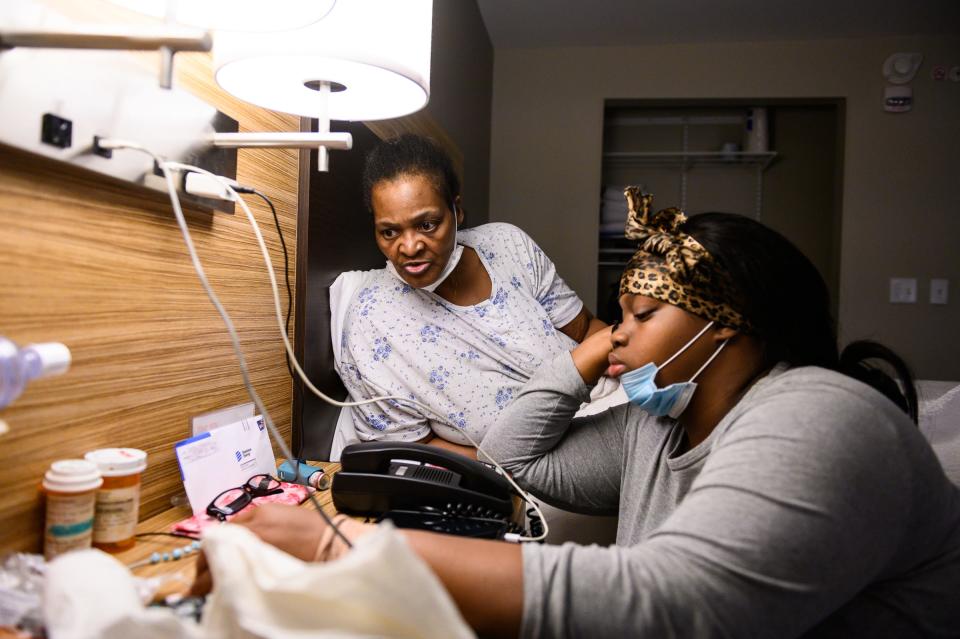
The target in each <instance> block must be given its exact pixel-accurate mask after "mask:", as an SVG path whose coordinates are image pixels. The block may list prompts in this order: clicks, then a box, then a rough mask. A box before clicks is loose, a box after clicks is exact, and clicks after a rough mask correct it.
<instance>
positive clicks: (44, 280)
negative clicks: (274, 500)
mask: <svg viewBox="0 0 960 639" xmlns="http://www.w3.org/2000/svg"><path fill="white" fill-rule="evenodd" d="M118 55H124V54H118ZM138 59H141V60H143V61H144V64H145V65H150V64H155V56H152V57H151V56H146V55H141V56H138ZM177 82H178V86H181V87H184V88H187V89H188V90H191V91H192V92H194V93H196V94H197V95H198V96H200V97H201V98H203V99H205V100H207V101H208V102H210V103H212V104H214V105H215V106H217V107H218V108H219V109H221V110H222V111H224V112H225V113H227V114H228V115H229V116H231V117H233V118H235V119H236V120H238V121H239V123H240V128H241V130H290V131H293V130H297V128H298V120H297V118H295V117H293V116H284V115H280V114H276V113H272V112H268V111H265V110H262V109H258V108H256V107H253V106H251V105H247V104H244V103H242V102H239V101H237V100H235V99H233V98H231V97H229V96H227V95H226V94H224V93H223V92H222V91H220V90H219V88H218V87H216V85H215V84H214V82H213V80H212V76H211V73H210V59H209V56H208V55H206V54H188V55H184V54H181V55H178V56H177ZM121 152H122V151H121ZM238 179H239V180H240V181H241V182H242V183H244V184H249V185H253V186H256V187H257V188H259V189H260V190H262V191H263V192H265V193H266V194H267V195H268V196H270V197H271V198H272V199H273V200H274V202H275V204H276V206H277V209H278V213H279V215H280V220H281V225H282V227H283V230H284V234H285V239H286V243H287V249H288V251H289V252H290V259H291V279H293V277H294V272H293V268H292V265H293V264H294V262H293V260H295V250H296V244H297V242H296V207H297V182H298V156H297V152H296V151H292V150H280V151H273V150H269V151H267V150H258V151H241V152H240V157H239V160H238ZM248 201H249V202H250V204H251V207H252V208H253V210H254V213H255V215H256V217H257V220H258V222H259V223H260V225H261V227H262V229H263V233H264V236H265V238H266V241H267V244H268V247H269V249H270V252H271V256H272V258H273V263H274V265H275V267H276V268H277V269H278V279H279V280H280V282H281V287H282V281H283V280H282V264H283V255H282V252H281V250H280V244H279V241H278V240H277V236H276V231H275V229H274V227H273V221H272V218H271V216H270V212H269V209H267V208H266V207H265V206H264V205H262V203H261V202H260V200H259V199H257V198H252V199H250V200H248ZM237 210H238V212H239V211H240V209H239V208H238V209H237ZM186 213H187V218H188V222H189V225H190V230H191V232H192V233H193V238H194V241H195V243H196V245H197V249H198V252H199V254H200V257H201V259H202V260H203V262H204V265H205V267H206V269H207V275H208V277H209V279H210V281H211V283H212V284H213V286H214V288H215V289H216V291H217V292H218V293H219V294H220V296H221V299H222V301H223V303H224V305H225V306H226V307H227V309H228V310H229V311H230V313H231V315H232V317H233V320H234V322H235V324H236V326H237V329H238V331H239V333H240V336H241V341H242V345H243V350H244V352H245V353H246V356H247V360H248V364H249V366H250V373H251V376H252V378H253V382H254V384H255V386H256V388H257V390H258V392H259V393H260V395H261V396H262V398H263V400H264V402H265V403H266V405H267V407H268V410H269V411H270V413H271V415H272V416H273V419H274V421H275V422H276V423H277V425H278V426H279V427H280V428H281V431H282V432H283V433H284V434H285V436H287V437H289V432H290V404H291V383H290V380H289V377H288V375H287V371H286V367H285V365H284V356H283V348H282V344H281V342H280V339H279V335H278V332H277V330H278V329H277V326H276V322H275V319H274V316H273V306H272V301H271V296H270V288H269V282H268V280H267V275H266V272H265V270H264V267H263V264H262V261H261V257H260V255H259V251H258V250H257V248H256V244H255V241H254V238H253V235H252V233H251V230H250V228H249V225H248V224H247V221H246V218H245V216H243V215H242V214H240V215H236V216H229V215H225V214H222V213H217V214H211V213H207V212H202V211H196V210H193V211H191V210H187V211H186ZM282 297H284V298H285V295H283V294H282ZM283 304H284V305H286V300H285V299H284V300H283ZM284 310H285V309H284ZM0 334H3V335H5V336H7V337H9V338H11V339H13V340H14V341H16V342H18V343H21V344H25V343H29V342H38V341H62V342H64V343H65V344H67V345H68V346H69V347H70V349H71V351H72V353H73V357H74V362H73V366H72V367H71V369H70V371H69V373H68V374H66V375H64V376H62V377H59V378H54V379H49V380H41V381H39V382H36V383H34V384H33V385H32V386H30V387H29V388H28V389H27V391H26V393H25V394H24V395H23V396H22V397H21V398H20V399H19V400H18V401H17V402H16V403H14V404H13V406H11V407H10V408H8V409H6V410H5V411H4V415H3V416H4V419H5V420H6V421H7V423H8V424H9V425H10V429H11V430H10V433H9V434H8V435H6V436H4V437H2V438H0V468H3V473H2V475H0V522H2V524H3V525H2V527H0V553H2V552H4V551H11V550H34V551H35V550H38V549H39V548H40V544H41V526H42V503H41V499H40V497H39V494H38V486H39V483H40V480H41V477H42V474H43V472H44V471H45V469H46V468H47V467H48V466H49V464H50V462H51V461H53V460H56V459H61V458H66V457H78V456H81V455H82V454H83V453H84V452H86V451H89V450H92V449H95V448H100V447H104V446H133V447H136V448H142V449H144V450H146V451H147V453H148V461H149V467H148V469H147V471H146V474H145V477H144V487H143V498H142V506H141V511H140V515H141V519H145V518H148V517H151V516H154V515H156V514H157V513H159V512H161V511H163V510H165V509H167V508H169V506H170V499H171V497H172V496H173V495H175V494H177V493H179V492H180V491H181V484H180V478H179V472H178V470H177V467H176V461H175V459H174V455H173V449H172V445H173V443H174V442H175V441H177V440H180V439H183V438H184V437H186V436H188V435H189V420H190V418H191V417H192V416H194V415H197V414H200V413H204V412H207V411H210V410H215V409H218V408H222V407H226V406H230V405H233V404H237V403H242V402H246V401H248V400H247V396H246V393H245V391H244V388H243V385H242V382H241V379H240V375H239V372H238V369H237V365H236V361H235V358H234V355H233V351H232V349H231V347H230V343H229V338H228V336H227V334H226V331H225V330H224V327H223V324H222V322H221V320H220V317H219V316H218V315H217V313H216V312H215V310H214V309H213V307H212V306H211V305H210V303H209V301H208V300H207V298H206V296H205V295H204V293H203V290H202V289H201V287H200V284H199V282H198V281H197V278H196V275H195V274H194V272H193V269H192V267H191V264H190V261H189V259H188V258H187V254H186V250H185V248H184V246H183V241H182V239H181V236H180V233H179V230H178V228H177V226H176V223H175V221H174V219H173V216H172V213H171V211H170V206H169V202H168V201H167V200H166V199H165V198H164V197H163V196H162V195H153V194H145V193H144V192H142V191H141V190H138V189H136V188H134V187H128V186H125V185H117V184H114V183H111V182H108V181H107V180H105V179H102V178H98V177H90V176H89V175H87V174H84V173H82V172H80V171H78V170H75V169H71V168H70V167H63V166H61V165H58V164H57V163H54V162H52V161H49V160H44V159H38V158H36V157H33V156H29V155H27V154H23V153H20V152H12V151H10V150H4V151H3V152H2V153H0Z"/></svg>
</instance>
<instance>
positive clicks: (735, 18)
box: [443, 0, 960, 48]
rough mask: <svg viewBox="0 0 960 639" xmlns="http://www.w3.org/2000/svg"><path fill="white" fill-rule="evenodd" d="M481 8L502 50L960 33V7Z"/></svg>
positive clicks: (677, 3)
mask: <svg viewBox="0 0 960 639" xmlns="http://www.w3.org/2000/svg"><path fill="white" fill-rule="evenodd" d="M443 1H459V0H443ZM477 3H478V5H479V7H480V12H481V14H482V15H483V20H484V22H485V23H486V26H487V32H488V33H489V34H490V40H491V41H492V43H493V46H494V47H495V48H537V47H565V46H615V45H638V44H654V43H656V44H663V43H680V42H744V41H763V40H816V39H826V38H857V37H869V36H884V35H920V34H958V33H960V0H893V1H891V0H792V1H786V0H478V2H477Z"/></svg>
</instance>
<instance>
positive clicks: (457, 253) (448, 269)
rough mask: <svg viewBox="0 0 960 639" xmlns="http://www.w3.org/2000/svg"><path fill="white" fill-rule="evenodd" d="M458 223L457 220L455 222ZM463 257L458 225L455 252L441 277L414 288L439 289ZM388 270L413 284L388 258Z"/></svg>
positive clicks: (454, 228)
mask: <svg viewBox="0 0 960 639" xmlns="http://www.w3.org/2000/svg"><path fill="white" fill-rule="evenodd" d="M454 215H456V209H454ZM454 224H456V222H454ZM461 257H463V245H462V244H457V227H456V226H454V227H453V252H452V253H450V259H448V260H447V264H446V265H445V266H444V267H443V270H442V271H441V272H440V277H438V278H437V279H436V280H435V281H434V282H433V283H432V284H427V285H426V286H414V288H419V289H420V290H423V291H430V292H431V293H432V292H434V291H435V290H437V287H438V286H440V285H441V284H443V280H445V279H447V278H448V277H450V274H451V273H453V270H454V269H455V268H457V264H459V263H460V258H461ZM387 271H388V272H389V273H390V274H392V275H393V276H394V277H396V278H397V279H398V280H400V281H401V282H403V283H404V284H406V285H408V286H413V285H412V284H410V282H408V281H407V280H405V279H403V276H402V275H400V273H399V272H397V268H396V267H395V266H394V265H393V262H391V261H390V260H387Z"/></svg>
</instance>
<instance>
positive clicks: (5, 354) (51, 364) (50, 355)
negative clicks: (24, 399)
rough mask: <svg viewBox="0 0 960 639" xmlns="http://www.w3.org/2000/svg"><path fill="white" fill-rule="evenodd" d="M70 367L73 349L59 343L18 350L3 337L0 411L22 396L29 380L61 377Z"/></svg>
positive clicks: (1, 338)
mask: <svg viewBox="0 0 960 639" xmlns="http://www.w3.org/2000/svg"><path fill="white" fill-rule="evenodd" d="M69 368H70V349H69V348H67V347H66V346H64V345H63V344H60V343H59V342H47V343H45V344H29V345H27V346H24V347H23V348H18V347H17V345H16V344H14V343H13V342H11V341H10V340H8V339H7V338H6V337H3V336H0V408H4V407H6V406H9V405H10V404H11V403H13V400H15V399H16V398H18V397H20V394H21V393H23V389H24V388H25V387H26V385H27V384H28V383H29V382H30V381H32V380H34V379H39V378H41V377H50V376H52V375H60V374H62V373H66V372H67V369H69Z"/></svg>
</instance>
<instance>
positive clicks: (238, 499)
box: [207, 475, 283, 521]
mask: <svg viewBox="0 0 960 639" xmlns="http://www.w3.org/2000/svg"><path fill="white" fill-rule="evenodd" d="M282 492H283V488H281V487H280V480H279V479H276V478H274V477H271V476H270V475H254V476H253V477H251V478H250V479H248V480H247V483H245V484H244V485H243V486H238V487H236V488H228V489H227V490H225V491H223V492H222V493H220V494H219V495H217V496H216V497H214V498H213V501H211V502H210V505H209V506H207V514H208V515H210V516H211V517H215V518H217V519H219V520H220V521H226V520H227V517H229V516H230V515H235V514H236V513H238V512H240V511H241V510H243V509H244V508H246V507H247V506H249V505H250V502H252V501H253V500H254V498H256V497H266V496H267V495H278V494H280V493H282Z"/></svg>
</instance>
